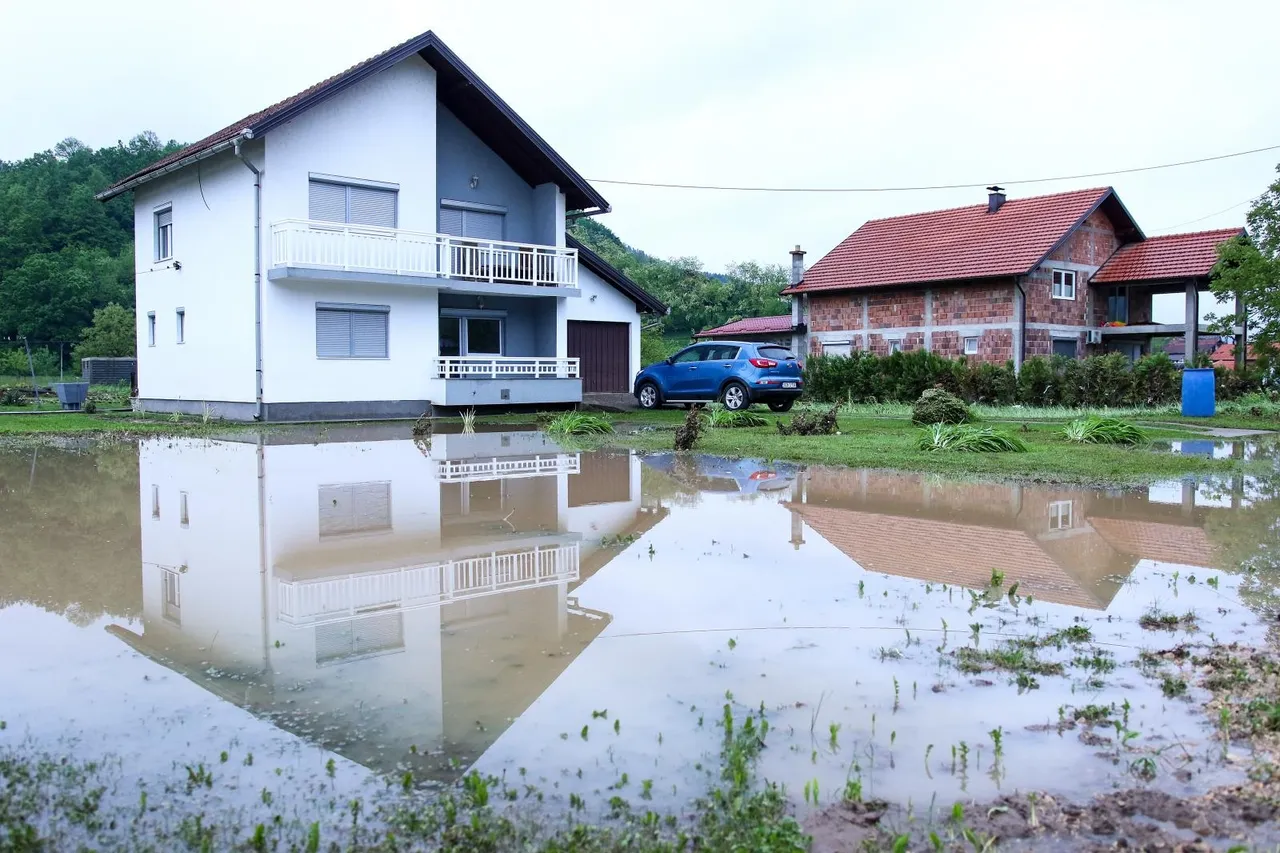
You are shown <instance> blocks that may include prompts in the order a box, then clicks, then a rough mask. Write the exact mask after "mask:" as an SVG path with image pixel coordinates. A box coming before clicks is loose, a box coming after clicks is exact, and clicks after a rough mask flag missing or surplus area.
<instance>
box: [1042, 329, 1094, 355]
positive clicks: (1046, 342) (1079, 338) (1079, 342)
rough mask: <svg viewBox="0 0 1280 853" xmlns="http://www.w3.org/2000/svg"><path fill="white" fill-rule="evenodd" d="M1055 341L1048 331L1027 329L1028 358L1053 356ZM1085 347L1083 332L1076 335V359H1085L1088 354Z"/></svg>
mask: <svg viewBox="0 0 1280 853" xmlns="http://www.w3.org/2000/svg"><path fill="white" fill-rule="evenodd" d="M1059 340H1061V338H1059ZM1053 341H1054V337H1053V335H1051V334H1050V333H1049V330H1048V329H1027V358H1031V357H1032V356H1035V355H1053ZM1083 345H1084V333H1083V332H1082V333H1080V334H1077V335H1076V358H1084V356H1085V355H1087V354H1088V353H1086V352H1085V350H1084V348H1083Z"/></svg>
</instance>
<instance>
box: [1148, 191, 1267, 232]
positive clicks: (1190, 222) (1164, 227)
mask: <svg viewBox="0 0 1280 853" xmlns="http://www.w3.org/2000/svg"><path fill="white" fill-rule="evenodd" d="M1255 198H1257V196H1249V197H1248V198H1246V199H1245V200H1244V201H1238V202H1236V203H1235V204H1233V205H1231V206H1230V207H1224V208H1222V210H1215V211H1214V212H1213V213H1209V214H1206V215H1204V216H1201V217H1200V218H1199V219H1188V220H1187V221H1186V222H1179V223H1178V224H1177V225H1162V226H1160V227H1159V228H1152V229H1151V230H1152V231H1169V230H1171V229H1173V228H1181V227H1182V226H1184V225H1194V224H1195V223H1197V222H1204V221H1205V220H1206V219H1212V218H1213V217H1215V216H1217V215H1218V214H1220V213H1226V212H1227V211H1228V210H1235V209H1236V208H1237V207H1242V206H1243V205H1246V204H1248V203H1249V202H1251V201H1253V200H1254V199H1255Z"/></svg>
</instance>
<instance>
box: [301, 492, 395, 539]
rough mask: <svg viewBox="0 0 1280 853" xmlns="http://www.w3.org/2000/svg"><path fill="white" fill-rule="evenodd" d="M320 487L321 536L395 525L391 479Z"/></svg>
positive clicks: (380, 528)
mask: <svg viewBox="0 0 1280 853" xmlns="http://www.w3.org/2000/svg"><path fill="white" fill-rule="evenodd" d="M317 491H318V495H319V504H320V535H321V536H340V535H342V534H344V533H368V532H372V531H377V530H390V529H391V484H390V483H342V484H339V485H333V486H321V487H320V488H319V489H318V490H317Z"/></svg>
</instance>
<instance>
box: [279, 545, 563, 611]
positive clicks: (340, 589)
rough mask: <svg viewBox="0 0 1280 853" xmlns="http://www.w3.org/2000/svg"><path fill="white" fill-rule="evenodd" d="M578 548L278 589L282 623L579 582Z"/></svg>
mask: <svg viewBox="0 0 1280 853" xmlns="http://www.w3.org/2000/svg"><path fill="white" fill-rule="evenodd" d="M578 559H579V556H578V545H577V543H573V544H569V545H556V546H552V547H547V548H531V549H528V550H524V551H509V552H506V553H499V552H494V553H492V554H486V555H484V556H481V557H470V558H467V559H465V560H450V561H448V562H444V563H434V564H431V565H426V566H411V567H408V568H403V569H392V570H390V571H383V572H365V573H362V574H351V575H342V576H341V577H332V578H324V579H321V580H309V581H279V582H278V583H277V585H276V594H277V597H278V601H277V605H276V606H277V611H278V613H279V616H280V621H281V622H284V623H286V624H289V625H308V624H317V623H323V622H333V621H337V620H340V619H349V618H351V617H352V616H358V615H360V614H362V613H370V612H375V611H379V610H387V609H391V608H394V609H397V610H408V609H412V608H415V607H426V606H430V605H435V604H444V603H446V602H450V601H464V600H466V599H470V598H479V597H481V596H485V595H493V594H495V593H500V592H510V591H513V590H518V589H533V588H535V587H540V586H547V585H551V584H557V583H564V582H570V581H575V580H577V579H578Z"/></svg>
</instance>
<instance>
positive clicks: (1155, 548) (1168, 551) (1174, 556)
mask: <svg viewBox="0 0 1280 853" xmlns="http://www.w3.org/2000/svg"><path fill="white" fill-rule="evenodd" d="M1089 524H1090V525H1092V526H1093V529H1094V530H1096V531H1098V533H1099V534H1101V536H1102V538H1103V539H1106V540H1107V542H1109V543H1111V546H1112V547H1113V548H1115V549H1117V550H1119V551H1124V552H1125V553H1127V554H1133V555H1134V556H1135V557H1141V558H1144V559H1148V560H1155V561H1157V562H1160V563H1178V564H1179V565H1184V566H1202V567H1204V568H1207V569H1212V568H1216V567H1217V566H1218V564H1219V562H1220V560H1219V558H1218V554H1217V552H1216V550H1215V548H1214V546H1213V543H1211V542H1210V541H1209V537H1208V536H1207V535H1205V532H1204V529H1203V528H1200V527H1188V526H1186V525H1182V524H1163V523H1161V522H1156V521H1132V520H1126V519H1119V518H1101V517H1099V516H1093V517H1092V518H1090V519H1089Z"/></svg>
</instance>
